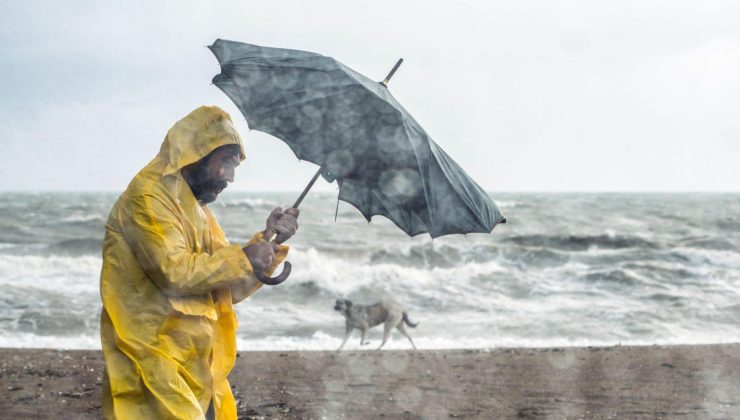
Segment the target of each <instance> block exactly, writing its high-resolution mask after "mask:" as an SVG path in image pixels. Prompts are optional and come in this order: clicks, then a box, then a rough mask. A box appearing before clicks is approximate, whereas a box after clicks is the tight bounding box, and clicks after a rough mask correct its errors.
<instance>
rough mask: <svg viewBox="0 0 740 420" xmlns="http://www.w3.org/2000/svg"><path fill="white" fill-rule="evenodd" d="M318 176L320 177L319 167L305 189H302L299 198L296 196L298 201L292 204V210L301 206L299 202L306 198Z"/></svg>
mask: <svg viewBox="0 0 740 420" xmlns="http://www.w3.org/2000/svg"><path fill="white" fill-rule="evenodd" d="M319 175H321V167H320V166H319V170H318V171H316V173H315V174H314V176H313V178H311V181H309V183H308V185H306V188H304V189H303V192H302V193H301V195H300V196H298V199H297V200H296V201H295V203H294V204H293V208H294V209H297V208H298V206H299V205H300V204H301V201H303V198H304V197H306V194H308V191H309V190H310V189H311V187H313V184H315V183H316V180H317V179H319Z"/></svg>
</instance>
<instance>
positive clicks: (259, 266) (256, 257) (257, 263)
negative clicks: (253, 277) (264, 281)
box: [242, 242, 280, 273]
mask: <svg viewBox="0 0 740 420" xmlns="http://www.w3.org/2000/svg"><path fill="white" fill-rule="evenodd" d="M242 249H243V250H244V254H245V255H246V256H247V258H248V259H249V263H250V264H252V269H253V270H254V272H255V273H264V272H265V270H267V269H268V268H270V267H271V266H272V264H273V263H274V262H275V253H276V252H278V251H279V250H280V245H278V244H276V243H275V242H255V243H253V244H252V245H249V246H247V247H244V248H242Z"/></svg>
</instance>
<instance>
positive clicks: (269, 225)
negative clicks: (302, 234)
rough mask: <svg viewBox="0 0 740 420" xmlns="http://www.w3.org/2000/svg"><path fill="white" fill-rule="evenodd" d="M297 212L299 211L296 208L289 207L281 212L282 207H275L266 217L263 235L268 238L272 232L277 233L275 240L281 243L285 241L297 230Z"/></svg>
mask: <svg viewBox="0 0 740 420" xmlns="http://www.w3.org/2000/svg"><path fill="white" fill-rule="evenodd" d="M298 214H299V211H298V209H296V208H289V209H287V210H285V212H283V209H282V208H280V207H275V209H274V210H273V211H272V212H271V213H270V216H268V217H267V222H266V223H265V227H266V228H265V231H264V233H263V237H264V238H265V239H270V236H272V234H273V233H277V238H275V242H277V243H279V244H281V243H283V242H285V241H287V240H288V239H290V237H291V236H293V235H295V232H296V231H297V230H298V220H297V219H298Z"/></svg>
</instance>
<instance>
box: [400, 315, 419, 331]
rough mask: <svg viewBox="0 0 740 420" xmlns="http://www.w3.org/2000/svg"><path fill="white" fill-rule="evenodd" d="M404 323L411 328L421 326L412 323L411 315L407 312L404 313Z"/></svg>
mask: <svg viewBox="0 0 740 420" xmlns="http://www.w3.org/2000/svg"><path fill="white" fill-rule="evenodd" d="M403 322H405V323H406V325H408V326H409V327H411V328H416V326H417V325H419V323H418V322H417V323H416V324H414V323H413V322H411V320H410V319H409V315H408V314H407V313H406V312H404V313H403Z"/></svg>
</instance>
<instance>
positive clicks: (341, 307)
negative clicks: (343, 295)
mask: <svg viewBox="0 0 740 420" xmlns="http://www.w3.org/2000/svg"><path fill="white" fill-rule="evenodd" d="M351 307H352V301H351V300H348V299H337V301H336V302H335V303H334V310H335V311H339V312H344V311H347V310H349V308H351Z"/></svg>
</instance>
